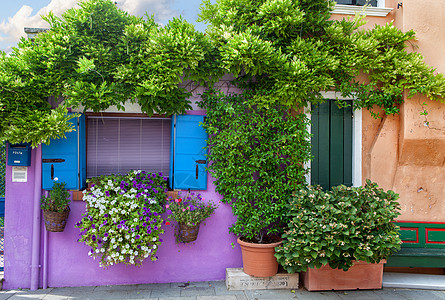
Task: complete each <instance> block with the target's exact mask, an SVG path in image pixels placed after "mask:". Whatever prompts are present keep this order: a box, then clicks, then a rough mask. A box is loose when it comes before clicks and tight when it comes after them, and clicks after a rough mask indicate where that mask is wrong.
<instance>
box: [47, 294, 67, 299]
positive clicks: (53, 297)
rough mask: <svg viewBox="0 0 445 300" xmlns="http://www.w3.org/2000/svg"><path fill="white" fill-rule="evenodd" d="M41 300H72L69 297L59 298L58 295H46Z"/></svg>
mask: <svg viewBox="0 0 445 300" xmlns="http://www.w3.org/2000/svg"><path fill="white" fill-rule="evenodd" d="M43 299H44V300H65V299H73V298H72V297H69V296H59V295H52V294H47V295H46V296H45V297H44V298H43Z"/></svg>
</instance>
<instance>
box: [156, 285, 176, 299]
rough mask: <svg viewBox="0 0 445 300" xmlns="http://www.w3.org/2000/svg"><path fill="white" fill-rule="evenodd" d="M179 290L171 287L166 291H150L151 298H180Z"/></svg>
mask: <svg viewBox="0 0 445 300" xmlns="http://www.w3.org/2000/svg"><path fill="white" fill-rule="evenodd" d="M180 296H181V289H180V288H178V287H172V288H168V289H152V290H151V296H150V297H152V298H168V297H180Z"/></svg>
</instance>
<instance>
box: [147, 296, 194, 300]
mask: <svg viewBox="0 0 445 300" xmlns="http://www.w3.org/2000/svg"><path fill="white" fill-rule="evenodd" d="M150 300H152V298H150ZM158 300H196V297H168V298H158Z"/></svg>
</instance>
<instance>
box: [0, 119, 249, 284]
mask: <svg viewBox="0 0 445 300" xmlns="http://www.w3.org/2000/svg"><path fill="white" fill-rule="evenodd" d="M193 114H202V112H198V111H196V112H193ZM35 156H36V150H33V151H32V164H31V166H30V167H28V182H26V183H15V182H14V183H13V182H12V181H11V175H12V168H11V167H10V166H7V168H6V212H5V282H4V283H3V287H4V289H16V288H30V278H31V250H32V249H31V245H32V224H33V220H32V211H33V209H32V207H33V205H32V203H33V192H34V190H33V189H34V180H35V176H36V175H37V176H40V175H41V174H35V165H36V164H35V160H36V157H35ZM207 180H208V185H207V186H208V189H207V191H201V194H202V195H203V197H204V198H206V199H209V200H213V201H215V202H219V201H218V200H219V199H220V198H221V196H220V195H218V194H217V193H216V192H215V186H214V185H213V178H211V177H210V176H208V179H207ZM84 211H85V203H84V202H82V201H74V202H72V203H71V213H70V216H69V219H68V223H67V227H66V228H65V231H64V232H61V233H53V232H50V233H48V256H47V260H48V273H47V276H48V277H47V278H48V286H49V287H63V286H87V285H112V284H116V285H117V284H137V283H165V282H187V281H208V280H223V279H224V278H225V269H226V268H233V267H240V266H242V261H241V251H240V249H239V246H238V244H237V243H236V237H235V236H234V235H233V234H229V230H228V228H229V226H230V225H231V224H232V223H233V221H234V217H233V215H232V211H231V208H230V206H229V205H227V204H222V203H220V206H219V208H218V209H217V211H216V213H215V214H214V215H213V216H211V217H210V218H209V219H207V221H206V225H205V226H204V225H203V224H201V227H200V230H199V235H198V239H197V240H196V242H195V243H192V244H176V243H175V237H174V222H173V224H172V225H169V226H166V225H163V226H164V229H165V233H164V234H163V235H162V236H161V238H162V239H163V240H164V242H163V244H162V245H161V246H160V247H159V250H158V252H157V254H158V257H159V259H158V260H157V261H155V262H151V261H150V260H149V259H148V260H145V262H144V264H143V266H142V267H134V266H126V265H115V266H111V267H109V268H108V269H103V268H100V267H99V264H98V261H95V260H93V259H92V258H91V257H89V256H88V251H89V250H90V248H89V247H87V246H85V245H84V244H83V243H79V242H77V239H78V238H79V237H80V236H79V230H78V229H77V228H75V227H74V226H75V224H76V223H77V222H78V221H80V220H81V215H82V213H83V212H84ZM41 226H43V225H42V224H41ZM43 235H44V229H42V237H43ZM41 241H42V242H41V247H40V248H41V261H40V265H43V238H42V240H41ZM232 243H234V245H235V248H232ZM42 278H43V274H41V276H40V285H39V286H40V287H41V286H42Z"/></svg>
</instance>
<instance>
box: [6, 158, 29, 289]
mask: <svg viewBox="0 0 445 300" xmlns="http://www.w3.org/2000/svg"><path fill="white" fill-rule="evenodd" d="M36 152H37V151H36V150H33V151H32V154H31V166H30V167H28V181H27V182H26V183H25V182H12V167H11V166H6V193H5V199H6V200H5V249H4V261H5V282H4V285H3V288H5V289H11V288H17V287H24V288H25V287H26V288H29V287H30V281H31V248H32V219H33V198H34V179H35V176H34V175H35V172H34V168H35V163H34V162H35V156H36ZM6 161H7V160H6Z"/></svg>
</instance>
